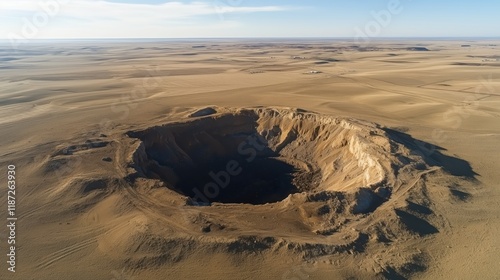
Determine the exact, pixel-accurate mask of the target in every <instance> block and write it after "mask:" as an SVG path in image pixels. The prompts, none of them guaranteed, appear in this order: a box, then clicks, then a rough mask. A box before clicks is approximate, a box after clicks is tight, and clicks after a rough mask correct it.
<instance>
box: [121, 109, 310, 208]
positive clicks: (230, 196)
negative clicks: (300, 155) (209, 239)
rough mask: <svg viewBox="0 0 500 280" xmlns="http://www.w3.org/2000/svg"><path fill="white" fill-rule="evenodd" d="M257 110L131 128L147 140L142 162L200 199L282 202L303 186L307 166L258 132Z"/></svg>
mask: <svg viewBox="0 0 500 280" xmlns="http://www.w3.org/2000/svg"><path fill="white" fill-rule="evenodd" d="M256 119H257V116H256V115H255V114H242V115H240V116H238V117H235V116H232V115H228V116H221V117H218V118H210V117H208V118H203V119H198V120H195V121H192V122H188V123H180V124H172V125H166V126H160V127H153V128H150V129H147V130H144V131H137V132H129V133H128V135H129V136H131V137H134V138H139V139H141V140H142V142H143V144H144V152H145V153H142V154H141V155H140V159H137V162H138V166H137V168H138V169H139V170H140V171H142V173H143V175H144V176H145V177H148V178H155V179H160V180H162V181H164V182H165V185H166V186H167V187H168V188H169V189H171V190H174V191H176V192H178V193H180V194H182V195H185V196H188V197H190V198H191V201H192V202H193V204H195V205H209V204H211V203H213V202H220V203H245V204H255V205H257V204H265V203H273V202H278V201H281V200H283V199H285V198H286V197H287V196H288V195H290V194H293V193H296V192H298V191H299V189H301V187H298V186H297V185H298V184H297V183H296V182H298V180H297V179H296V178H297V177H298V176H300V175H303V173H304V170H301V169H300V168H297V167H296V166H294V165H292V164H290V163H288V162H287V159H286V158H283V157H280V154H279V152H278V151H276V149H272V148H271V147H270V144H269V143H268V142H267V140H266V139H265V138H264V137H263V136H262V135H260V134H259V133H258V132H257V129H256V128H257V127H258V124H257V123H256V122H255V121H256Z"/></svg>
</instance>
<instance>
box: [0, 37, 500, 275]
mask: <svg viewBox="0 0 500 280" xmlns="http://www.w3.org/2000/svg"><path fill="white" fill-rule="evenodd" d="M464 42H465V41H464ZM464 42H462V41H428V42H403V41H398V42H396V41H395V42H382V41H380V42H374V43H372V45H371V47H368V48H367V47H366V46H365V47H363V48H361V49H359V48H357V47H355V46H353V45H354V44H353V42H348V41H346V42H341V41H336V42H283V41H282V42H277V43H272V42H264V43H258V42H251V41H248V42H230V41H214V42H196V43H174V42H170V43H166V42H162V43H134V44H125V43H113V44H112V43H101V44H98V43H94V44H92V43H86V44H84V43H80V44H78V43H73V44H66V45H57V46H53V47H49V46H36V45H32V46H29V45H26V46H22V49H21V50H19V51H17V52H15V51H13V50H10V49H9V47H8V46H4V47H3V48H2V49H1V53H2V58H3V59H2V61H1V64H0V72H1V75H0V83H1V88H0V94H1V99H0V108H1V110H0V129H1V131H2V137H1V138H0V155H1V157H0V167H1V168H3V170H4V171H2V172H4V173H5V172H6V170H7V165H9V164H15V165H16V167H17V172H18V174H17V177H18V178H17V185H18V190H17V191H18V192H17V206H18V217H19V220H18V227H17V240H18V244H19V245H18V252H17V253H18V262H17V264H16V270H17V272H16V273H15V274H12V273H7V270H6V267H7V265H6V264H5V263H4V264H3V265H2V269H1V270H0V276H1V277H0V278H1V279H23V280H24V279H385V278H388V279H405V278H411V279H476V278H481V279H495V278H496V277H497V275H498V274H500V256H499V254H498V252H499V250H500V248H499V245H500V239H499V238H498V233H499V232H500V219H499V213H500V209H499V208H500V204H499V203H498V198H499V194H500V189H499V184H498V182H500V175H499V173H498V167H500V159H499V157H498V155H499V154H500V148H499V146H498V143H499V140H500V124H499V117H500V79H499V78H500V77H499V76H498V75H499V73H500V72H499V69H500V68H499V67H500V62H498V61H497V59H498V58H500V57H499V54H498V52H499V48H500V47H499V46H500V42H494V41H492V42H485V41H477V42H467V44H470V45H471V47H470V48H464V47H461V45H462V44H464ZM497 44H499V45H498V46H497ZM193 46H196V47H193ZM415 46H424V47H426V48H428V49H429V50H430V51H427V52H425V51H411V50H408V48H411V47H415ZM297 108H299V109H297ZM251 135H260V136H262V137H263V139H265V142H266V144H265V149H264V150H263V151H259V153H260V154H259V156H260V158H261V159H260V161H255V162H254V161H252V162H250V164H249V165H245V166H243V169H245V168H246V170H250V171H251V172H250V174H248V173H247V175H244V176H246V177H242V178H243V179H236V177H237V176H235V177H234V178H235V179H234V181H233V182H236V185H245V182H246V181H248V180H251V178H254V177H255V175H256V174H257V175H258V174H261V173H263V174H266V172H271V173H270V174H271V175H272V176H279V182H280V184H284V187H282V188H280V189H279V190H278V191H277V192H276V193H272V194H271V193H267V192H266V191H265V190H266V187H269V185H268V182H266V180H267V179H269V178H268V177H269V176H267V175H262V176H263V177H262V178H261V180H260V181H258V182H257V180H256V179H255V182H253V183H252V184H250V185H247V186H246V187H245V188H246V190H247V191H248V189H251V187H255V186H261V189H262V191H260V192H257V193H252V191H248V192H247V193H246V196H245V197H244V198H241V197H240V198H235V196H234V195H235V194H238V193H239V191H238V192H229V193H227V192H226V193H225V194H224V195H221V196H220V197H218V199H220V200H221V201H226V202H235V201H234V200H237V199H240V200H245V201H246V202H249V201H250V202H253V203H255V204H256V205H251V204H221V203H214V204H212V206H209V207H207V206H191V205H192V204H193V202H194V201H192V200H190V199H188V198H187V197H185V196H182V195H180V194H178V193H177V192H175V191H174V190H176V189H177V190H180V191H183V192H190V191H192V188H191V185H196V184H200V182H201V181H203V179H199V180H198V178H199V177H203V176H205V177H208V176H207V173H208V172H209V171H210V168H212V167H213V166H214V165H213V162H211V160H212V159H213V158H218V159H220V161H221V162H220V164H221V165H216V167H215V170H213V171H215V172H217V171H220V170H221V166H224V167H225V166H226V165H225V164H226V163H227V162H228V161H230V160H231V159H237V161H238V162H239V163H241V162H243V160H244V159H245V158H243V157H242V158H239V157H240V156H242V154H241V153H238V152H237V150H238V145H239V144H240V143H242V142H244V141H247V140H246V139H247V137H249V136H251ZM248 155H249V154H245V156H248ZM107 157H109V159H107ZM103 159H105V160H103ZM108 160H109V161H108ZM158 162H159V163H158ZM204 164H205V165H207V164H208V165H209V167H208V168H207V167H203V168H202V167H200V168H198V169H196V170H195V168H193V165H204ZM293 169H295V171H294V172H292V171H290V170H293ZM269 170H271V171H269ZM277 170H278V171H277ZM195 171H196V172H195ZM252 172H253V173H252ZM273 172H274V173H273ZM290 173H292V174H290ZM200 174H201V175H200ZM290 175H293V176H292V177H290ZM259 176H260V175H259ZM266 176H267V177H266ZM264 177H265V178H264ZM154 178H156V180H155V179H154ZM266 178H267V179H266ZM1 180H2V181H1V182H2V185H4V186H5V185H6V182H5V177H4V176H2V179H1ZM252 180H253V179H252ZM204 183H206V181H204ZM288 183H289V184H288ZM262 185H263V186H264V188H262ZM290 192H292V193H294V194H291V195H289V193H290ZM255 196H257V198H255ZM0 198H1V200H2V201H6V191H2V192H1V193H0ZM275 201H279V202H275ZM266 202H275V203H270V204H265V203H266ZM1 213H2V217H3V219H4V218H5V215H6V214H5V211H1ZM4 220H5V219H4ZM1 232H2V233H4V234H5V233H6V230H5V229H4V230H2V231H1ZM4 245H5V244H3V245H2V247H1V248H3V249H2V254H4V252H3V251H5V250H4V249H5V246H4ZM5 277H6V278H5ZM398 277H399V278H398Z"/></svg>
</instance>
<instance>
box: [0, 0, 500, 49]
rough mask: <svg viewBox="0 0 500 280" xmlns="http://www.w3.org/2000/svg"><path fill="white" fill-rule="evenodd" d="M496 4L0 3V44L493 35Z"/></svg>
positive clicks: (376, 0)
mask: <svg viewBox="0 0 500 280" xmlns="http://www.w3.org/2000/svg"><path fill="white" fill-rule="evenodd" d="M499 11H500V1H498V0H483V1H480V0H476V1H472V0H455V1H452V0H439V1H437V0H308V1H304V0H269V1H264V0H195V1H184V0H175V1H168V0H144V1H139V0H0V39H10V40H29V39H52V38H57V39H77V38H211V37H215V38H232V37H287V38H290V37H344V38H345V37H357V38H372V37H373V38H375V37H499V36H500V14H499V13H498V12H499Z"/></svg>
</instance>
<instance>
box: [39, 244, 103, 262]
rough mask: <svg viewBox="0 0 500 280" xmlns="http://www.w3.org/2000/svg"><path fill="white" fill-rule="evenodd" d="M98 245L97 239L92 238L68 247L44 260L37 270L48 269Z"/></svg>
mask: <svg viewBox="0 0 500 280" xmlns="http://www.w3.org/2000/svg"><path fill="white" fill-rule="evenodd" d="M94 243H97V241H96V239H95V238H91V239H88V240H85V241H83V242H79V243H76V244H74V245H71V246H69V247H66V248H64V249H61V250H58V251H56V252H54V253H52V254H50V255H48V256H46V257H44V258H43V260H42V261H41V262H40V263H39V264H37V266H36V267H37V268H47V267H49V266H51V265H53V264H54V263H55V262H57V261H59V260H61V259H64V258H66V257H68V256H70V255H72V254H74V253H76V252H78V251H81V250H83V249H86V248H88V247H90V246H91V245H92V244H94Z"/></svg>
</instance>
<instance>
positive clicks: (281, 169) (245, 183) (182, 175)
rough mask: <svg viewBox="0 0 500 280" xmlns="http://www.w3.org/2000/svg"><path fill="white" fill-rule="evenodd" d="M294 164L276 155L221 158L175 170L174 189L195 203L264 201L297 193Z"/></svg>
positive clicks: (250, 202)
mask: <svg viewBox="0 0 500 280" xmlns="http://www.w3.org/2000/svg"><path fill="white" fill-rule="evenodd" d="M295 171H296V169H295V167H293V166H292V165H289V164H287V163H285V162H283V161H281V160H279V159H277V158H273V157H268V158H267V157H266V158H255V159H254V160H253V161H251V162H247V160H245V159H243V158H240V159H237V160H235V159H221V160H218V161H216V162H215V161H214V162H212V163H211V164H209V165H203V166H198V167H196V168H193V169H184V170H176V174H177V175H178V176H179V179H180V180H179V182H178V183H177V184H176V185H175V186H174V188H173V189H174V190H175V191H177V192H179V193H182V194H184V195H186V196H189V197H191V198H192V200H193V202H194V203H195V204H206V203H212V202H221V203H247V204H265V203H273V202H277V201H281V200H283V199H285V198H286V197H287V196H288V195H289V194H291V193H295V192H297V188H296V187H295V185H294V184H293V178H294V176H293V173H294V172H295Z"/></svg>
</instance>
